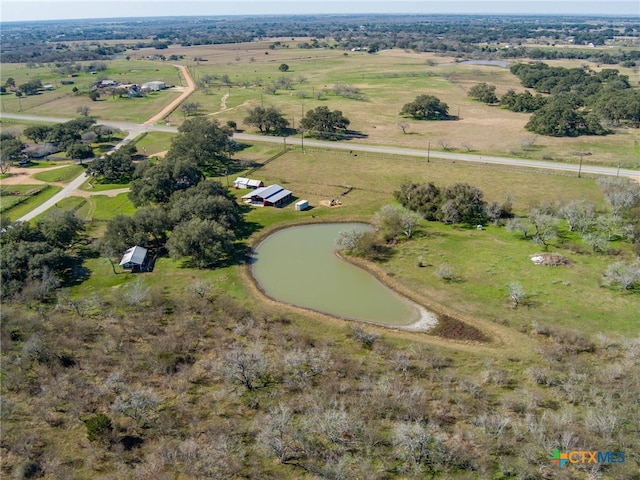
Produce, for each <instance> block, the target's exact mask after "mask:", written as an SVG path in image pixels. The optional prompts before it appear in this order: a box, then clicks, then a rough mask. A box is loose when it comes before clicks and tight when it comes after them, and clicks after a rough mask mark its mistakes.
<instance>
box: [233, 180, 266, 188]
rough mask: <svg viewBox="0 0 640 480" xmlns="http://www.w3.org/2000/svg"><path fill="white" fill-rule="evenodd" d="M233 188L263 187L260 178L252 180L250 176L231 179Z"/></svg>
mask: <svg viewBox="0 0 640 480" xmlns="http://www.w3.org/2000/svg"><path fill="white" fill-rule="evenodd" d="M233 187H234V188H260V187H264V182H263V181H262V180H254V179H252V178H245V177H238V178H236V179H235V180H234V181H233Z"/></svg>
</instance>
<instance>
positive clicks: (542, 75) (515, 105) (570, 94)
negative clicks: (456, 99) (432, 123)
mask: <svg viewBox="0 0 640 480" xmlns="http://www.w3.org/2000/svg"><path fill="white" fill-rule="evenodd" d="M511 72H512V73H513V74H514V75H516V76H518V77H519V78H520V80H521V82H522V84H523V86H525V87H527V88H533V89H534V90H535V91H536V92H537V93H536V94H535V95H532V94H531V92H529V91H528V90H526V91H524V92H522V93H516V92H515V91H514V90H509V91H508V92H507V93H505V94H504V95H503V96H502V97H501V98H500V99H498V97H497V96H496V94H495V91H496V87H495V86H494V85H489V84H487V83H479V84H477V85H474V86H473V87H472V88H471V89H470V90H469V96H470V97H471V98H475V99H477V100H479V101H481V102H484V103H487V104H497V103H499V104H500V105H501V106H503V107H505V108H507V109H509V110H512V111H514V112H525V113H533V115H532V116H531V118H530V120H529V122H528V123H527V125H526V126H525V128H526V129H527V130H530V131H532V132H535V133H538V134H540V135H550V136H556V137H566V136H568V137H575V136H579V135H603V134H606V133H608V132H609V130H608V129H607V128H606V127H605V126H608V127H613V126H619V125H621V124H626V125H630V126H634V127H638V126H640V92H638V91H636V90H635V89H633V88H631V85H630V83H629V79H628V78H627V77H626V76H625V75H620V74H619V72H618V71H617V70H611V69H605V70H602V71H600V72H598V73H596V72H592V71H589V70H586V69H584V68H564V67H549V66H548V65H546V64H544V63H535V64H516V65H514V66H512V67H511ZM543 94H544V96H543ZM603 125H605V126H603Z"/></svg>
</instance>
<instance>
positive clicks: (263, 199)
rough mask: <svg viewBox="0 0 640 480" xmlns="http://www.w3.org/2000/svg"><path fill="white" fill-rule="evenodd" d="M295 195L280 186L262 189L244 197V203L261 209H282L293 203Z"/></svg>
mask: <svg viewBox="0 0 640 480" xmlns="http://www.w3.org/2000/svg"><path fill="white" fill-rule="evenodd" d="M292 196H293V193H292V192H291V191H290V190H287V189H286V188H284V187H281V186H280V185H278V184H275V183H274V184H273V185H269V186H268V187H260V188H256V189H255V190H253V191H252V192H251V193H247V194H246V195H243V196H242V199H243V200H244V203H247V204H249V205H255V206H261V207H282V206H284V205H286V204H287V203H289V202H290V201H291V198H292Z"/></svg>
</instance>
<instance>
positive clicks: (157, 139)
mask: <svg viewBox="0 0 640 480" xmlns="http://www.w3.org/2000/svg"><path fill="white" fill-rule="evenodd" d="M175 136H176V135H175V134H174V133H168V132H145V133H144V134H142V135H140V136H139V137H138V138H137V139H136V140H135V146H136V148H137V149H138V153H139V154H143V155H147V156H153V155H156V154H158V153H160V152H164V151H166V150H169V147H170V146H171V140H172V139H173V138H174V137H175Z"/></svg>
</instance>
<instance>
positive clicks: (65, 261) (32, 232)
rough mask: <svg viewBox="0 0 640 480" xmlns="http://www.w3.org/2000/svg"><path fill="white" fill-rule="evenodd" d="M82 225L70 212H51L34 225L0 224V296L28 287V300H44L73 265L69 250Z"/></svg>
mask: <svg viewBox="0 0 640 480" xmlns="http://www.w3.org/2000/svg"><path fill="white" fill-rule="evenodd" d="M83 230H84V225H83V224H82V221H81V220H80V219H78V218H77V217H76V216H75V215H74V213H73V212H70V211H66V210H62V209H54V210H53V211H52V212H51V213H50V214H49V215H47V216H46V217H45V218H44V219H41V220H38V221H37V222H36V224H35V225H31V224H30V223H29V222H14V223H10V224H6V222H4V225H2V234H0V246H1V247H2V248H0V271H1V272H2V282H1V283H0V297H2V298H6V297H8V296H10V295H13V294H16V293H18V292H20V291H22V290H23V289H24V288H25V287H26V286H28V287H29V295H28V296H29V297H30V298H36V299H38V300H44V299H46V298H47V296H48V295H49V293H50V292H51V291H52V290H53V289H54V288H56V287H58V285H59V284H60V278H61V277H62V276H63V275H64V274H65V272H66V271H67V270H68V269H69V268H70V267H71V266H72V263H73V261H74V256H73V253H72V248H73V246H74V243H75V242H76V241H77V240H78V239H79V238H80V235H81V233H82V231H83Z"/></svg>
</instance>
